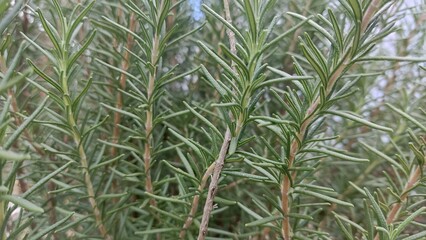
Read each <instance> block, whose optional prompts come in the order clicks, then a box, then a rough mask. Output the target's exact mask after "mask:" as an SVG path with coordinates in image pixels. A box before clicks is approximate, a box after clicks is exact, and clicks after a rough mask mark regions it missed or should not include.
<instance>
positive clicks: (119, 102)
mask: <svg viewBox="0 0 426 240" xmlns="http://www.w3.org/2000/svg"><path fill="white" fill-rule="evenodd" d="M135 29H136V19H135V14H134V13H133V12H132V13H131V14H130V20H129V30H130V31H131V32H134V31H135ZM132 46H133V36H132V35H131V34H130V33H128V34H127V43H126V48H127V49H129V50H131V49H132ZM129 60H130V53H129V51H126V50H124V57H123V60H122V61H121V69H122V70H124V71H127V69H129ZM126 80H127V76H126V74H124V73H123V72H122V73H121V75H120V83H119V88H120V89H122V90H124V89H126ZM116 94H117V95H116V105H115V107H116V108H117V109H122V108H123V96H122V94H121V92H120V91H116ZM120 122H121V114H120V113H119V112H118V111H115V112H114V128H113V130H112V141H113V143H118V139H119V136H120V127H119V126H118V125H119V124H120ZM116 155H117V148H116V147H114V146H113V147H111V156H113V157H114V156H116Z"/></svg>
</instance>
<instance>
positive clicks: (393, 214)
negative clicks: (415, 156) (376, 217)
mask: <svg viewBox="0 0 426 240" xmlns="http://www.w3.org/2000/svg"><path fill="white" fill-rule="evenodd" d="M421 168H423V166H417V167H416V169H415V170H414V172H412V173H411V174H410V177H409V178H408V182H407V184H406V185H405V187H404V190H403V191H402V192H403V194H402V195H401V196H400V201H398V202H397V203H395V204H394V205H393V206H392V209H391V210H390V212H389V214H388V216H387V218H386V223H387V224H392V223H394V222H395V220H397V219H398V214H399V211H400V210H401V208H402V206H403V203H404V202H405V201H407V198H408V193H409V192H410V189H412V188H413V187H414V185H415V184H416V183H417V182H418V181H419V180H420V177H421V175H422V173H421V172H422V169H421ZM374 240H379V235H378V234H376V237H375V238H374Z"/></svg>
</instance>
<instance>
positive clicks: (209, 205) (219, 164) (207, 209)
mask: <svg viewBox="0 0 426 240" xmlns="http://www.w3.org/2000/svg"><path fill="white" fill-rule="evenodd" d="M231 137H232V135H231V130H230V129H229V128H227V129H226V133H225V137H224V139H223V143H222V147H221V148H220V152H219V157H218V158H217V159H216V164H215V168H214V171H213V176H212V180H211V182H210V186H209V192H208V193H207V199H206V203H205V205H204V210H203V217H202V219H201V224H200V230H199V233H198V240H204V239H205V238H206V235H207V228H208V225H209V217H210V213H211V212H212V209H213V200H214V197H215V195H216V192H217V186H218V183H219V177H220V173H221V172H222V168H223V165H224V164H225V158H226V153H227V152H228V149H229V143H230V142H231Z"/></svg>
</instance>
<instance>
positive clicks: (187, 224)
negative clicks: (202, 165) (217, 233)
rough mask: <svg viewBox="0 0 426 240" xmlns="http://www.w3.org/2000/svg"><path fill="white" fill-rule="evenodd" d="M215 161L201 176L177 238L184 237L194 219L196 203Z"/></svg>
mask: <svg viewBox="0 0 426 240" xmlns="http://www.w3.org/2000/svg"><path fill="white" fill-rule="evenodd" d="M215 165H216V162H213V163H212V164H211V165H210V166H209V167H208V168H207V170H206V172H205V173H204V175H203V178H202V179H201V182H200V185H199V186H198V189H197V191H198V194H197V195H195V196H194V199H193V200H192V205H191V210H190V211H189V215H188V218H187V219H186V221H185V223H184V224H183V227H182V230H181V231H180V233H179V238H180V239H184V237H185V234H186V230H187V229H188V228H189V227H190V226H191V224H192V222H193V221H194V217H195V214H196V213H197V209H198V204H199V201H200V195H201V193H202V192H203V191H204V187H205V186H206V183H207V180H208V179H209V177H210V175H211V174H212V172H213V170H214V168H215Z"/></svg>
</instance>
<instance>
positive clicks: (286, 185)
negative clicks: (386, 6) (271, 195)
mask: <svg viewBox="0 0 426 240" xmlns="http://www.w3.org/2000/svg"><path fill="white" fill-rule="evenodd" d="M380 1H381V0H373V2H372V3H371V4H370V6H369V7H368V8H367V10H366V13H365V14H364V17H363V19H362V23H361V29H362V32H364V30H365V29H366V28H367V26H368V23H369V22H370V20H371V18H372V17H373V15H374V13H375V12H376V11H377V9H378V8H379V6H380ZM352 57H353V56H351V55H350V54H349V55H347V57H346V58H345V59H344V60H343V63H342V64H341V65H340V66H339V67H338V68H337V69H336V70H335V71H334V73H333V74H332V75H331V76H330V77H329V80H328V85H327V89H326V94H327V95H329V94H330V93H331V92H332V90H333V87H334V85H335V84H336V82H337V80H338V79H339V77H340V76H341V75H342V74H343V73H344V72H345V69H346V68H347V67H348V66H349V65H350V60H351V59H352ZM320 100H321V99H320V97H319V96H318V97H317V98H316V99H315V100H314V102H313V103H312V104H311V106H310V107H309V108H308V110H307V111H306V114H305V120H304V121H303V123H302V125H301V126H300V130H299V132H298V133H297V134H296V137H295V138H294V139H293V140H292V142H291V144H290V154H289V158H288V168H291V167H292V166H293V163H294V161H295V158H296V155H297V153H298V152H299V150H300V147H301V146H299V143H298V142H303V140H304V136H305V133H306V130H307V128H308V126H309V125H310V124H311V123H312V121H313V120H314V119H315V116H316V113H315V112H316V111H317V108H318V106H319V105H320ZM296 176H297V172H293V173H292V174H291V176H290V177H291V179H290V177H289V176H287V175H284V176H283V180H282V182H281V208H282V210H283V213H284V218H283V220H282V223H281V234H282V237H283V238H284V240H291V238H292V235H291V232H292V229H291V226H290V218H289V214H290V188H291V185H290V180H293V182H294V180H296Z"/></svg>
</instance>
